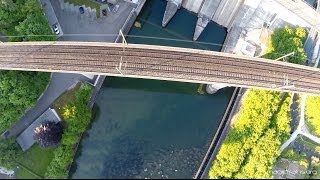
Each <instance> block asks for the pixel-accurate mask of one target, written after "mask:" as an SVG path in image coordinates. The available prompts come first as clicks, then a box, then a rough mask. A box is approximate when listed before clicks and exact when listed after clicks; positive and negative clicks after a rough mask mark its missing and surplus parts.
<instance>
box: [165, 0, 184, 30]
mask: <svg viewBox="0 0 320 180" xmlns="http://www.w3.org/2000/svg"><path fill="white" fill-rule="evenodd" d="M167 1H168V2H167V6H166V11H165V12H164V15H163V19H162V27H165V26H166V25H167V24H168V22H169V21H170V20H171V18H172V17H173V16H174V15H175V14H176V12H177V10H178V9H180V7H181V4H182V0H167Z"/></svg>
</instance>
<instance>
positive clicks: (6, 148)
mask: <svg viewBox="0 0 320 180" xmlns="http://www.w3.org/2000/svg"><path fill="white" fill-rule="evenodd" d="M19 148H20V147H19V145H18V144H17V143H16V142H15V139H9V140H6V141H4V140H0V164H1V166H3V167H6V168H8V169H12V168H14V167H15V165H16V159H17V158H18V156H19V155H20V153H21V151H19Z"/></svg>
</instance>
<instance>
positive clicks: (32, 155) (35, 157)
mask: <svg viewBox="0 0 320 180" xmlns="http://www.w3.org/2000/svg"><path fill="white" fill-rule="evenodd" d="M53 150H54V149H42V148H40V146H39V145H38V144H36V145H33V146H32V147H31V148H30V149H29V150H28V151H26V152H24V153H23V154H22V155H21V156H20V157H19V158H18V160H17V161H18V164H21V165H22V166H24V167H22V168H24V170H22V169H21V168H19V171H18V175H19V176H20V177H21V178H28V177H30V176H35V175H32V174H31V173H30V172H28V170H30V171H31V172H33V173H34V174H36V175H38V176H40V177H44V174H45V173H46V171H47V166H48V165H49V163H50V162H51V160H52V159H53ZM20 167H21V166H20Z"/></svg>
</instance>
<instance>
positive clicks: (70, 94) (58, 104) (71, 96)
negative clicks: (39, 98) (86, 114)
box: [54, 83, 81, 118]
mask: <svg viewBox="0 0 320 180" xmlns="http://www.w3.org/2000/svg"><path fill="white" fill-rule="evenodd" d="M80 86H81V83H78V84H77V85H76V86H75V87H74V88H72V89H70V90H68V91H66V92H64V93H63V94H62V95H61V96H60V97H59V98H58V99H56V101H55V102H54V109H55V110H56V111H57V113H58V114H59V115H60V117H61V118H63V116H62V114H63V107H64V106H65V105H66V104H68V103H69V102H72V101H75V100H76V92H77V91H78V90H79V88H80Z"/></svg>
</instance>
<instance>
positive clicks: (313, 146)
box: [297, 136, 320, 149]
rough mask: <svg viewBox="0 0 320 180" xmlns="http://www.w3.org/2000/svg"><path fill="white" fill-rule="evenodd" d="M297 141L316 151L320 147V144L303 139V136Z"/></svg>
mask: <svg viewBox="0 0 320 180" xmlns="http://www.w3.org/2000/svg"><path fill="white" fill-rule="evenodd" d="M297 140H298V142H299V143H300V144H301V145H304V146H305V147H307V148H308V149H316V147H320V146H319V144H317V143H315V142H313V141H312V140H311V139H309V138H306V137H303V136H298V138H297Z"/></svg>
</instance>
